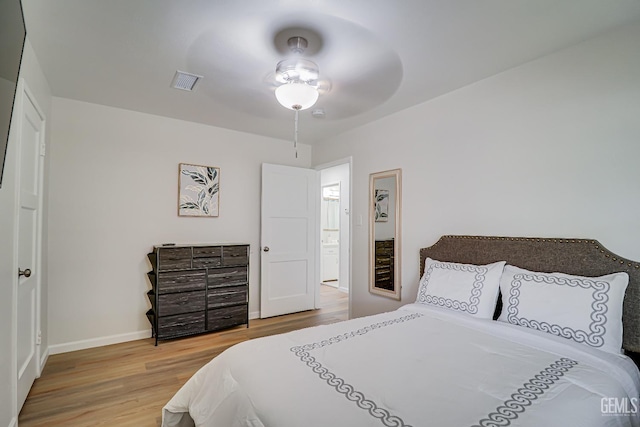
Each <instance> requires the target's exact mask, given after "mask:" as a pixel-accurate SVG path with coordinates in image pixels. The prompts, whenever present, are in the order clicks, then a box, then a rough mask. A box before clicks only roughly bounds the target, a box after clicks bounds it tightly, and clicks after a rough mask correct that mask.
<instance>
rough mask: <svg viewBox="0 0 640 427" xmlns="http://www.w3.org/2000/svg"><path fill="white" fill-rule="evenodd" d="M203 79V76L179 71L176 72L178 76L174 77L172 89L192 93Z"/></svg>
mask: <svg viewBox="0 0 640 427" xmlns="http://www.w3.org/2000/svg"><path fill="white" fill-rule="evenodd" d="M201 78H202V76H198V75H197V74H191V73H185V72H184V71H180V70H178V71H176V75H175V76H174V77H173V82H171V87H173V88H176V89H182V90H188V91H192V90H193V88H194V86H195V85H196V83H197V82H198V80H200V79H201Z"/></svg>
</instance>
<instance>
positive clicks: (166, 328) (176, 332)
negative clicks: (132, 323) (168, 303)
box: [157, 311, 205, 338]
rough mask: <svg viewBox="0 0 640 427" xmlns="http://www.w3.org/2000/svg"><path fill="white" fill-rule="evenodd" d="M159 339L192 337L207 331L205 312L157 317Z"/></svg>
mask: <svg viewBox="0 0 640 427" xmlns="http://www.w3.org/2000/svg"><path fill="white" fill-rule="evenodd" d="M157 320H158V338H168V337H175V336H180V335H191V334H197V333H200V332H204V331H205V327H204V323H205V322H204V311H201V312H199V313H186V314H177V315H175V316H165V317H157Z"/></svg>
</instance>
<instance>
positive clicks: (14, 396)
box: [5, 77, 25, 425]
mask: <svg viewBox="0 0 640 427" xmlns="http://www.w3.org/2000/svg"><path fill="white" fill-rule="evenodd" d="M24 84H25V83H24V78H22V77H21V78H20V79H18V87H17V89H16V99H15V101H14V104H13V113H12V116H11V130H10V132H11V133H10V136H9V144H11V145H13V146H14V147H16V149H15V154H14V159H13V164H14V165H15V164H18V161H19V159H20V157H19V155H20V154H19V153H20V150H19V148H20V147H19V144H18V143H19V142H20V132H21V129H22V112H23V110H24V108H23V105H24ZM7 150H8V148H7ZM7 154H8V153H7ZM8 161H9V159H6V160H5V162H8ZM19 172H20V168H19V167H18V168H17V169H16V171H15V177H14V184H13V193H14V195H13V218H14V224H13V242H12V244H13V259H12V270H13V271H14V272H16V271H18V251H17V250H16V248H17V247H18V211H19V207H18V204H19V203H20V176H19ZM11 287H12V301H11V312H12V313H11V372H12V375H11V407H12V411H13V418H12V423H11V425H13V424H14V421H15V423H16V425H17V417H18V414H19V411H18V276H17V275H16V274H13V275H12V280H11Z"/></svg>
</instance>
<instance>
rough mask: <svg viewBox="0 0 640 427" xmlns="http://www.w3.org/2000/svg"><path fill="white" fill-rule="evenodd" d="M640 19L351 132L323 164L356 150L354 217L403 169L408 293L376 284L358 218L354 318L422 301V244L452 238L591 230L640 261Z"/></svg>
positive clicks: (320, 153)
mask: <svg viewBox="0 0 640 427" xmlns="http://www.w3.org/2000/svg"><path fill="white" fill-rule="evenodd" d="M638 40H640V24H636V25H630V26H627V27H624V28H622V29H620V30H618V31H615V32H613V33H609V34H606V35H604V36H600V37H598V38H595V39H592V40H589V41H586V42H584V43H582V44H580V45H577V46H574V47H571V48H568V49H566V50H563V51H559V52H557V53H555V54H552V55H549V56H546V57H543V58H541V59H539V60H536V61H533V62H531V63H528V64H525V65H523V66H520V67H517V68H514V69H512V70H509V71H507V72H504V73H502V74H499V75H496V76H493V77H491V78H488V79H486V80H483V81H481V82H478V83H475V84H473V85H470V86H467V87H464V88H462V89H460V90H457V91H455V92H452V93H449V94H447V95H444V96H442V97H439V98H437V99H434V100H432V101H430V102H427V103H424V104H421V105H418V106H415V107H413V108H410V109H407V110H405V111H402V112H400V113H398V114H395V115H393V116H390V117H387V118H384V119H381V120H379V121H377V122H374V123H371V124H369V125H366V126H363V127H361V128H359V129H356V130H354V131H352V132H348V133H345V134H342V135H340V136H338V137H335V138H333V139H332V140H330V141H328V143H327V144H326V145H321V146H318V147H317V148H314V157H313V161H314V163H316V164H320V163H324V162H328V161H331V160H333V159H337V158H343V157H346V156H353V170H352V180H353V185H352V189H353V214H354V215H355V216H357V215H363V216H364V218H366V215H367V203H368V175H369V174H370V173H372V172H377V171H382V170H387V169H392V168H402V181H403V184H402V185H403V188H402V196H403V206H402V230H403V232H402V246H403V247H402V257H403V258H402V284H403V289H402V300H401V301H400V302H396V301H392V300H390V299H386V298H384V297H380V296H375V295H371V294H369V292H368V288H367V242H368V234H367V227H366V221H364V223H363V226H361V227H354V230H353V241H352V252H353V258H352V260H353V266H352V269H353V282H352V293H351V295H352V300H353V301H352V304H353V315H354V316H362V315H366V314H370V313H375V312H380V311H385V310H391V309H394V308H396V307H398V306H399V305H401V304H406V303H409V302H412V301H413V300H414V299H415V296H416V292H417V283H418V267H419V265H418V264H419V262H418V250H419V248H420V247H424V246H429V245H431V244H433V243H435V242H436V240H437V239H438V238H439V237H440V236H441V235H443V234H479V235H506V236H548V237H552V236H554V237H589V238H595V239H598V240H599V241H600V242H601V243H603V244H604V245H605V246H606V247H607V248H608V249H610V250H612V251H614V252H617V253H618V254H620V255H622V256H624V257H627V258H631V259H635V260H640V245H639V244H638V242H639V241H640V221H638V218H639V217H640V167H639V166H638V159H640V79H639V76H640V43H638Z"/></svg>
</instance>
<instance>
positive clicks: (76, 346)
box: [49, 329, 151, 354]
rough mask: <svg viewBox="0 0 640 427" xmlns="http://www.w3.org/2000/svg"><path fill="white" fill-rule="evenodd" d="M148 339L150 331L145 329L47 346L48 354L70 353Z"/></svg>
mask: <svg viewBox="0 0 640 427" xmlns="http://www.w3.org/2000/svg"><path fill="white" fill-rule="evenodd" d="M150 337H151V329H146V330H144V331H137V332H128V333H126V334H118V335H109V336H106V337H99V338H90V339H87V340H80V341H72V342H68V343H62V344H54V345H50V346H49V353H50V354H60V353H68V352H70V351H77V350H85V349H87V348H94V347H102V346H104V345H111V344H119V343H122V342H128V341H136V340H141V339H145V338H150Z"/></svg>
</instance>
